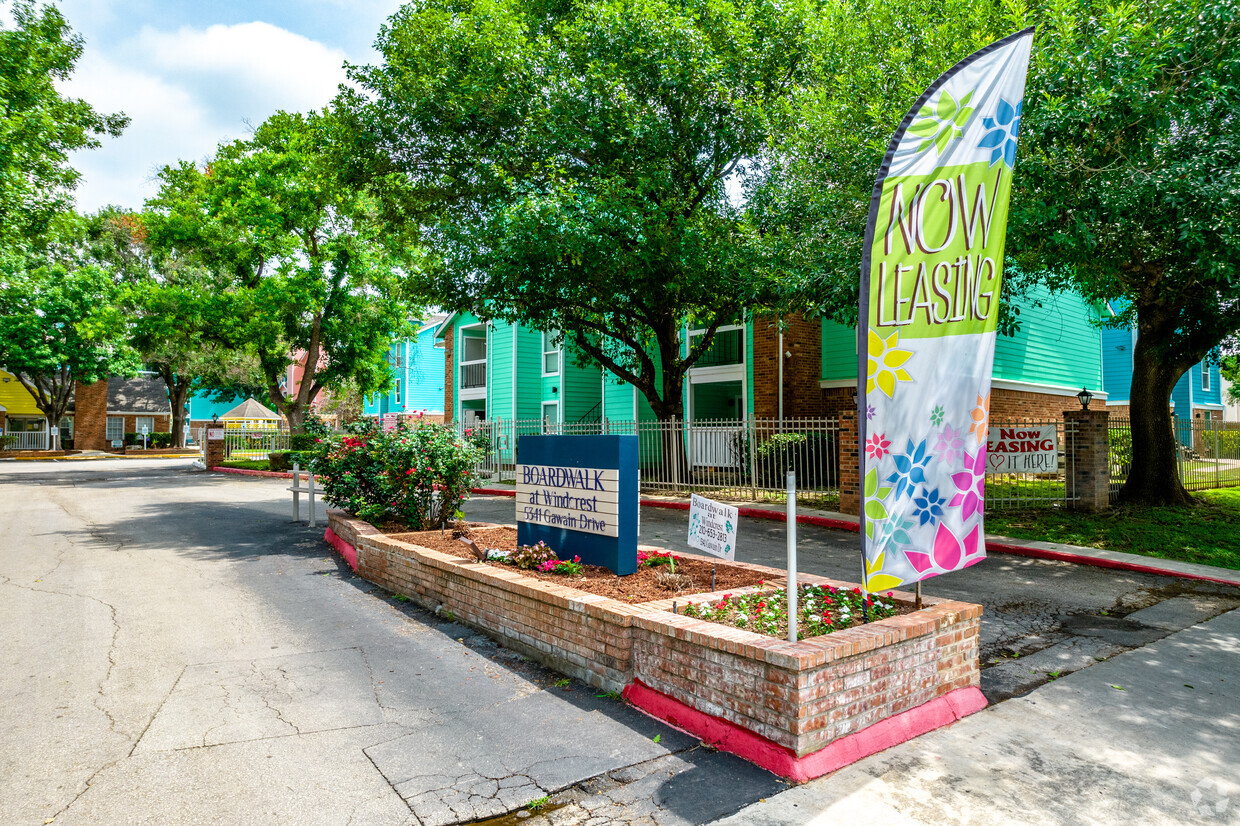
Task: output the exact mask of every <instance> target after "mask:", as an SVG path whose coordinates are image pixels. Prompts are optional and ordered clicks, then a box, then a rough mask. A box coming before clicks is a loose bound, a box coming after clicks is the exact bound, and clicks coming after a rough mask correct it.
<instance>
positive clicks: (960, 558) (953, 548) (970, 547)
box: [871, 524, 986, 587]
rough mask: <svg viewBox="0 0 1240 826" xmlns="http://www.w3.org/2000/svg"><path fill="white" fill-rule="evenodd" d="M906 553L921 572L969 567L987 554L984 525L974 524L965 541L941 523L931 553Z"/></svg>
mask: <svg viewBox="0 0 1240 826" xmlns="http://www.w3.org/2000/svg"><path fill="white" fill-rule="evenodd" d="M904 555H905V556H906V557H907V558H908V561H909V564H910V565H912V566H913V568H914V569H916V571H917V573H919V574H925V573H933V574H943V573H947V572H948V571H958V570H960V569H961V568H967V567H968V566H970V565H972V564H973V563H975V562H981V561H982V559H983V558H985V556H986V553H985V550H984V549H983V547H982V526H981V525H974V526H973V530H972V531H970V532H969V535H968V536H966V537H965V538H964V542H961V541H960V540H959V539H957V538H956V535H955V534H954V533H952V532H951V530H950V529H949V528H948V527H947V526H946V525H943V524H940V525H939V530H938V532H937V533H935V535H934V547H933V549H932V550H931V552H930V553H928V554H927V553H921V552H920V551H905V552H904ZM962 563H963V564H962ZM871 587H872V586H871Z"/></svg>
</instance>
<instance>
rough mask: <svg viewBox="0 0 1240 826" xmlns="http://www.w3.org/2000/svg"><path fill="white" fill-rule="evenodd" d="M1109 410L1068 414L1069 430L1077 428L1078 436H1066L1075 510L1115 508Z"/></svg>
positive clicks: (1065, 419) (1066, 416)
mask: <svg viewBox="0 0 1240 826" xmlns="http://www.w3.org/2000/svg"><path fill="white" fill-rule="evenodd" d="M1109 418H1110V414H1109V413H1108V412H1107V411H1106V410H1067V411H1064V414H1063V421H1064V426H1065V429H1066V428H1067V427H1071V426H1072V424H1073V423H1075V425H1076V433H1075V434H1074V435H1072V436H1068V435H1067V434H1065V436H1064V439H1065V441H1067V445H1066V446H1065V453H1067V454H1068V457H1069V461H1068V468H1067V471H1066V476H1067V481H1068V484H1069V486H1070V487H1069V488H1068V490H1069V492H1070V493H1075V494H1076V496H1077V497H1079V498H1078V499H1077V501H1075V502H1073V503H1072V505H1073V507H1075V508H1077V509H1078V510H1083V511H1102V510H1106V509H1107V508H1109V507H1111V462H1110V448H1109V446H1108V443H1107V422H1108V419H1109Z"/></svg>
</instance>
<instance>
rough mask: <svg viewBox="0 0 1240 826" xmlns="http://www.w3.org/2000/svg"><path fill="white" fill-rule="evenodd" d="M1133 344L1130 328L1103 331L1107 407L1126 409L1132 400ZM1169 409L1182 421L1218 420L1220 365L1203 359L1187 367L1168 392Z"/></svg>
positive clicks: (1220, 409) (1133, 332) (1220, 414)
mask: <svg viewBox="0 0 1240 826" xmlns="http://www.w3.org/2000/svg"><path fill="white" fill-rule="evenodd" d="M1136 342H1137V331H1136V330H1135V329H1133V328H1122V329H1118V328H1105V329H1103V330H1102V375H1103V381H1104V384H1105V385H1106V390H1107V406H1108V407H1123V408H1127V407H1128V405H1129V403H1130V402H1131V400H1132V395H1131V393H1132V351H1133V347H1134V346H1135V345H1136ZM1171 407H1172V410H1173V411H1174V412H1175V415H1176V416H1177V417H1178V418H1181V419H1202V420H1205V419H1219V420H1221V419H1222V418H1223V410H1224V409H1225V407H1224V405H1223V377H1222V376H1221V375H1220V374H1219V366H1218V365H1217V364H1212V363H1211V362H1210V361H1209V360H1206V361H1202V362H1200V363H1198V364H1194V365H1193V366H1192V367H1191V368H1189V370H1188V372H1187V373H1185V374H1184V375H1183V376H1181V377H1180V380H1179V381H1178V382H1177V383H1176V385H1175V389H1174V390H1172V391H1171ZM1121 412H1126V410H1124V411H1121Z"/></svg>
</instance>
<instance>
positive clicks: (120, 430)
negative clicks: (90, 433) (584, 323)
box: [104, 416, 125, 442]
mask: <svg viewBox="0 0 1240 826" xmlns="http://www.w3.org/2000/svg"><path fill="white" fill-rule="evenodd" d="M104 435H105V436H106V437H107V440H108V441H109V442H119V441H121V440H123V439H124V438H125V419H124V417H122V416H108V425H107V428H106V429H105V430H104Z"/></svg>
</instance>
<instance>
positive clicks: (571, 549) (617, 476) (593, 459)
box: [517, 436, 638, 576]
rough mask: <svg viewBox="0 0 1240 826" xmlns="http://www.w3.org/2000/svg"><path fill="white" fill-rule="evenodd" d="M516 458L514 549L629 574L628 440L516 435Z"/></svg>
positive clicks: (631, 444)
mask: <svg viewBox="0 0 1240 826" xmlns="http://www.w3.org/2000/svg"><path fill="white" fill-rule="evenodd" d="M517 455H518V456H519V457H520V458H521V462H520V464H518V465H517V543H518V544H520V545H533V544H535V543H536V542H538V541H539V540H541V541H543V542H546V543H547V545H549V546H550V547H551V548H552V550H554V551H555V552H556V553H557V554H558V555H559V557H560V559H572V558H573V557H574V556H580V557H581V561H582V563H584V564H586V565H602V566H604V567H606V568H609V569H610V570H611V571H613V572H614V573H617V574H620V575H621V576H626V575H628V574H631V573H633V572H634V571H636V570H637V486H638V477H637V437H636V436H521V437H519V438H518V439H517Z"/></svg>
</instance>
